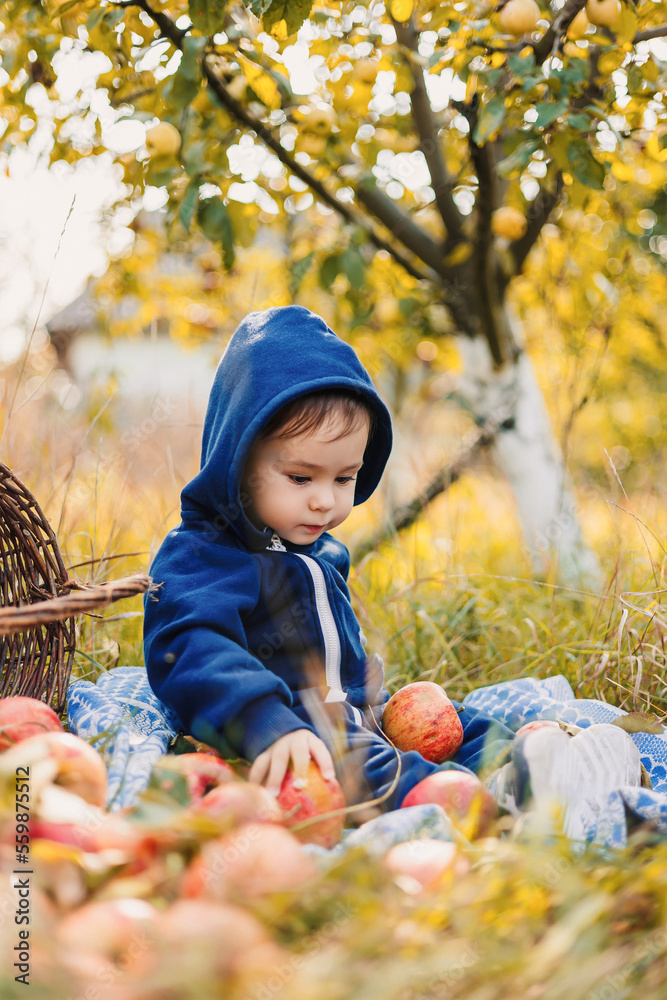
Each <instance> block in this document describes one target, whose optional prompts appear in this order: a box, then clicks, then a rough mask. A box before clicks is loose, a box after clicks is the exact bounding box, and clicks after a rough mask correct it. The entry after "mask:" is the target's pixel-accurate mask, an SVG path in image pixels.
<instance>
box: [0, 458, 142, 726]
mask: <svg viewBox="0 0 667 1000" xmlns="http://www.w3.org/2000/svg"><path fill="white" fill-rule="evenodd" d="M149 585H150V580H149V578H148V577H147V576H145V575H137V576H132V577H126V578H124V579H122V580H116V581H113V582H111V583H105V584H101V585H100V586H96V587H86V586H82V585H81V584H78V583H76V582H75V581H73V580H69V579H68V577H67V571H66V569H65V566H64V564H63V560H62V556H61V554H60V550H59V548H58V543H57V541H56V537H55V535H54V533H53V531H52V529H51V526H50V524H49V522H48V521H47V520H46V518H45V516H44V514H43V513H42V510H41V508H40V506H39V504H38V503H37V501H36V500H35V498H34V496H33V495H32V494H31V493H30V491H29V490H28V489H26V487H25V486H24V485H23V483H21V481H20V480H19V479H17V477H16V476H14V475H13V473H12V472H11V470H10V469H8V468H7V466H6V465H2V463H0V698H5V697H7V696H9V695H27V696H28V697H31V698H39V699H40V700H41V701H45V702H46V703H47V704H49V705H52V706H53V708H54V709H55V710H56V711H57V712H62V711H63V709H64V706H65V701H66V693H67V685H68V683H69V676H70V671H71V669H72V660H73V657H74V649H75V630H74V620H75V619H74V616H75V615H77V614H80V613H81V612H84V611H91V610H92V609H93V608H99V607H102V606H104V605H105V604H110V603H111V602H112V601H116V600H118V599H119V598H122V597H131V596H133V595H135V594H141V593H143V592H144V591H145V590H147V589H148V587H149Z"/></svg>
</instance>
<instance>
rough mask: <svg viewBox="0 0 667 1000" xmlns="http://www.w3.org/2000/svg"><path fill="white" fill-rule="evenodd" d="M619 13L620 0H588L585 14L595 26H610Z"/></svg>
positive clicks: (614, 22)
mask: <svg viewBox="0 0 667 1000" xmlns="http://www.w3.org/2000/svg"><path fill="white" fill-rule="evenodd" d="M620 15H621V0H588V3H587V4H586V16H587V17H588V20H589V21H590V22H591V24H594V25H595V26H596V27H597V28H610V27H611V26H612V24H616V22H617V21H618V19H619V17H620Z"/></svg>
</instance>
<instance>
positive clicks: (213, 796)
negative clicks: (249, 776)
mask: <svg viewBox="0 0 667 1000" xmlns="http://www.w3.org/2000/svg"><path fill="white" fill-rule="evenodd" d="M192 808H193V810H194V811H195V812H197V813H205V814H206V815H208V816H216V817H219V818H224V819H226V820H229V824H230V826H238V825H239V823H282V822H283V819H284V816H283V811H282V809H281V808H280V806H279V805H278V802H277V801H276V799H275V798H274V797H273V795H271V793H270V792H268V791H267V790H266V788H264V786H263V785H256V784H254V783H251V782H249V781H234V782H230V783H228V784H226V785H218V787H217V788H213V789H211V791H210V792H207V793H206V795H203V796H202V797H201V798H200V799H198V800H197V801H196V802H195V803H193V807H192Z"/></svg>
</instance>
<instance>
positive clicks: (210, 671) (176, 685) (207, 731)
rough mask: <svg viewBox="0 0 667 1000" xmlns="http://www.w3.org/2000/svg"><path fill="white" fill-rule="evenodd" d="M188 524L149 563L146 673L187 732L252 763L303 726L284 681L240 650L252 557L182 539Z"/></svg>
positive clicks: (254, 584)
mask: <svg viewBox="0 0 667 1000" xmlns="http://www.w3.org/2000/svg"><path fill="white" fill-rule="evenodd" d="M192 530H193V529H189V528H180V529H177V530H176V531H174V532H172V533H171V534H170V535H169V536H168V538H167V539H165V542H164V543H163V545H162V547H161V549H160V551H159V552H158V555H157V557H156V559H155V561H154V563H153V565H152V566H151V576H152V578H153V580H154V582H155V583H156V584H158V585H159V589H158V590H157V592H156V593H155V594H149V595H147V596H146V599H145V618H144V653H145V658H146V670H147V672H148V679H149V682H150V685H151V687H152V689H153V691H154V692H155V694H156V695H157V697H158V698H159V699H160V701H162V702H163V703H164V704H165V705H168V706H169V708H171V709H172V711H173V712H175V714H176V715H177V717H178V719H179V721H180V722H181V724H182V725H183V728H184V729H185V730H186V731H187V732H188V733H190V734H191V735H192V736H194V737H195V738H196V739H199V740H202V741H203V742H205V743H209V744H210V745H211V746H214V747H217V748H218V749H220V750H221V751H222V752H223V753H225V754H227V755H229V754H230V753H233V754H240V755H241V756H243V757H245V758H246V759H248V760H254V758H255V757H256V756H257V755H258V754H260V753H261V752H262V751H263V750H265V749H267V747H269V746H270V745H271V744H272V743H274V742H275V741H276V740H277V739H278V738H279V737H281V736H284V735H285V734H286V733H289V732H293V731H294V730H296V729H310V728H311V727H310V726H308V725H306V724H305V723H304V722H303V720H302V719H300V718H299V716H298V715H297V714H296V713H295V712H293V711H292V708H291V706H292V695H291V692H290V690H289V687H288V686H287V684H285V682H284V681H283V680H282V679H281V678H280V677H278V675H277V674H275V673H273V672H272V671H271V670H269V669H268V668H267V667H266V666H264V664H263V663H262V662H261V661H260V660H258V659H257V658H256V657H255V656H253V655H252V654H251V653H250V652H249V651H248V643H247V639H246V634H245V628H244V617H245V616H246V615H247V614H249V613H250V612H251V611H252V610H253V608H254V607H255V604H256V602H257V598H258V595H259V571H258V568H257V565H256V561H255V560H254V559H253V558H252V556H251V555H250V554H249V553H247V552H243V551H239V550H236V549H233V548H230V547H227V546H222V545H219V544H213V543H211V544H206V545H202V544H195V545H190V544H189V538H188V535H189V532H190V531H192ZM312 731H313V732H314V730H312Z"/></svg>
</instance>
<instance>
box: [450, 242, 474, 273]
mask: <svg viewBox="0 0 667 1000" xmlns="http://www.w3.org/2000/svg"><path fill="white" fill-rule="evenodd" d="M471 253H472V243H457V245H456V246H455V247H454V249H453V250H452V251H451V252H450V253H448V254H447V256H446V257H445V259H444V261H443V264H446V265H447V267H456V266H457V265H458V264H465V262H466V261H467V260H468V258H469V257H470V255H471Z"/></svg>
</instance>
